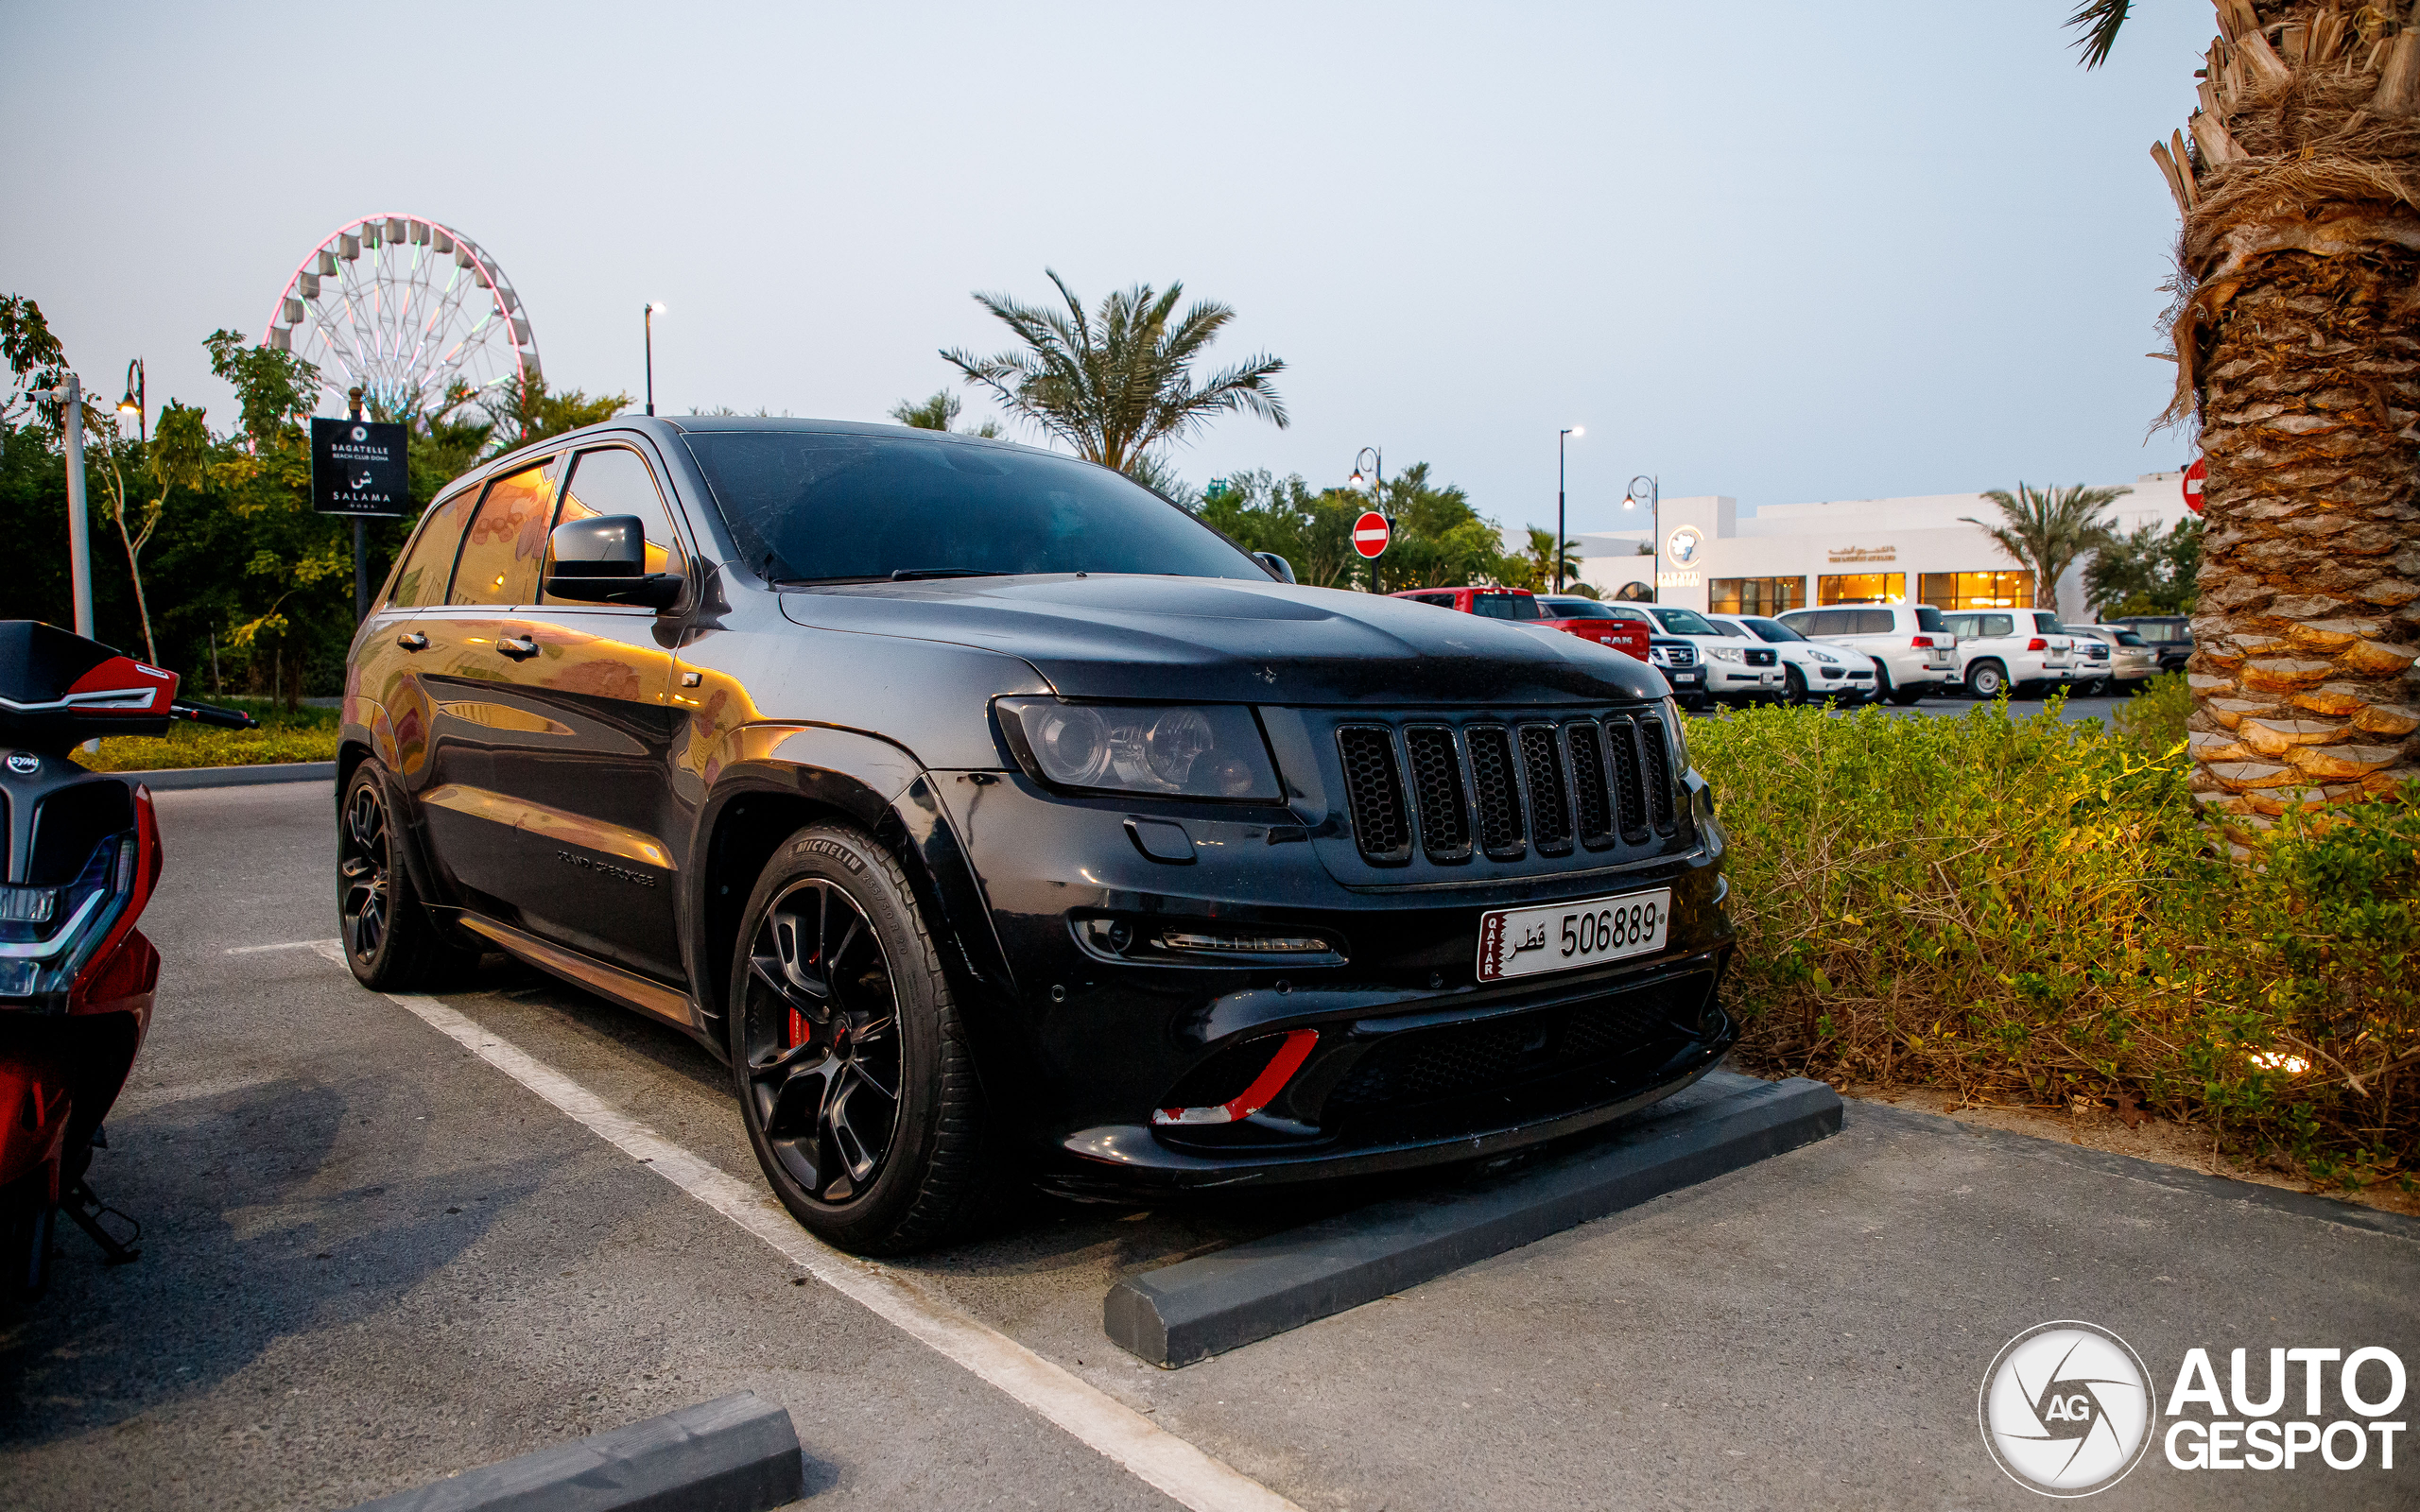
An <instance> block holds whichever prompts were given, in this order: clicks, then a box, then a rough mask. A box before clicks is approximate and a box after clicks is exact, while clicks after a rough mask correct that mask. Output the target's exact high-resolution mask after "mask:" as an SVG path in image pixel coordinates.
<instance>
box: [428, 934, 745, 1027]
mask: <svg viewBox="0 0 2420 1512" xmlns="http://www.w3.org/2000/svg"><path fill="white" fill-rule="evenodd" d="M454 921H455V922H456V923H458V924H459V925H461V926H462V927H463V928H464V929H467V930H469V931H470V932H471V933H472V934H474V935H477V936H481V937H483V938H485V939H486V940H488V941H489V942H490V943H492V944H493V945H494V946H495V947H496V949H498V950H500V951H502V952H504V953H505V954H507V955H510V956H511V957H512V958H513V959H515V960H518V961H523V962H526V963H527V964H528V965H531V966H534V967H536V968H537V969H538V970H540V971H544V972H547V973H548V974H550V975H553V976H559V977H562V979H563V980H564V981H566V982H569V983H570V984H572V985H573V986H574V987H579V988H587V989H588V990H589V991H591V992H594V993H596V995H597V996H598V997H601V998H611V999H612V1000H613V1001H614V1002H615V1003H618V1004H620V1005H622V1006H624V1007H626V1008H636V1009H637V1010H638V1011H639V1012H641V1013H644V1014H647V1015H648V1016H649V1017H650V1018H656V1019H662V1020H663V1021H664V1022H666V1023H668V1024H671V1025H672V1026H673V1027H674V1028H677V1029H679V1030H681V1031H682V1032H683V1033H685V1034H689V1035H696V1034H697V1033H698V1032H699V1029H698V1016H697V1012H696V1010H695V1008H694V1007H693V1006H692V1005H691V1004H690V1002H689V999H688V996H687V995H686V994H685V993H683V992H682V991H680V990H679V989H678V988H668V987H666V986H665V985H664V984H663V983H661V982H658V981H654V980H652V979H651V978H648V977H644V976H640V975H638V974H637V973H636V972H633V971H624V970H622V969H621V968H620V967H618V966H611V965H608V964H606V963H605V962H603V961H600V960H597V959H596V957H594V956H590V955H583V954H580V953H579V952H578V951H575V950H569V949H566V948H564V947H563V946H561V945H557V944H554V943H552V942H550V941H547V940H543V939H540V938H538V937H537V936H534V935H529V934H526V933H524V932H523V931H521V930H517V929H515V928H513V927H512V926H511V925H510V924H500V923H498V922H496V921H495V920H494V919H488V918H484V917H482V916H481V915H478V914H474V913H468V912H455V915H454Z"/></svg>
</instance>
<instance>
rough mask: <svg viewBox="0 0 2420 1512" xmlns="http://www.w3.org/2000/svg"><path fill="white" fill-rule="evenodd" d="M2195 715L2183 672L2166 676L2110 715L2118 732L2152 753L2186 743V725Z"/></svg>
mask: <svg viewBox="0 0 2420 1512" xmlns="http://www.w3.org/2000/svg"><path fill="white" fill-rule="evenodd" d="M2191 713H2193V689H2192V687H2191V686H2190V685H2189V684H2188V683H2187V681H2186V680H2185V674H2184V673H2182V672H2162V673H2159V674H2157V675H2156V676H2154V677H2153V678H2152V679H2151V680H2150V681H2148V682H2146V683H2144V684H2143V688H2142V691H2141V692H2140V693H2137V694H2136V695H2135V696H2134V697H2132V698H2130V699H2128V700H2127V701H2126V702H2124V703H2122V704H2119V705H2118V707H2117V708H2116V710H2114V711H2113V712H2112V713H2111V714H2110V722H2111V723H2112V724H2115V725H2116V726H2117V727H2118V733H2119V734H2121V735H2124V736H2125V737H2126V738H2127V739H2129V740H2132V741H2133V742H2135V744H2136V745H2138V746H2143V747H2149V748H2150V749H2151V750H2152V751H2155V752H2156V751H2167V750H2171V749H2173V748H2174V747H2178V746H2181V745H2183V744H2184V743H2185V721H2186V719H2187V716H2189V715H2190V714H2191Z"/></svg>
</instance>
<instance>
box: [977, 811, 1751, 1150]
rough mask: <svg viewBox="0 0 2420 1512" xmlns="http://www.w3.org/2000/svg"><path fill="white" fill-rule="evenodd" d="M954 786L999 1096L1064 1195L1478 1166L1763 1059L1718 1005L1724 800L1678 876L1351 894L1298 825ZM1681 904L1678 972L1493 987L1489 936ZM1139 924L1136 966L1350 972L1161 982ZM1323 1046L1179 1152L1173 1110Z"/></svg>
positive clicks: (1553, 875) (1620, 874)
mask: <svg viewBox="0 0 2420 1512" xmlns="http://www.w3.org/2000/svg"><path fill="white" fill-rule="evenodd" d="M949 785H950V786H951V787H953V788H955V789H956V791H955V792H954V793H953V802H952V809H953V813H952V818H953V821H954V823H955V824H956V826H957V827H958V828H959V832H960V833H961V834H962V835H963V836H964V837H965V843H966V851H967V854H968V858H969V860H970V861H971V862H972V863H973V864H974V866H975V868H976V871H977V875H978V877H979V878H980V879H981V883H982V886H983V889H984V892H985V895H986V899H987V902H989V905H990V913H991V922H992V925H993V928H994V933H995V936H996V937H997V940H998V943H999V946H1000V949H1001V953H1002V960H1003V962H1004V964H1005V966H1006V968H1007V973H1008V978H1009V980H1008V981H1007V983H1006V984H1005V985H1004V987H1003V989H1002V990H999V991H997V992H994V993H990V994H985V997H987V998H988V999H990V1001H987V1002H983V1003H980V1004H979V1005H978V1004H973V1003H971V1004H970V1011H971V1012H976V1013H980V1014H982V1015H984V1016H985V1018H986V1020H987V1021H988V1022H987V1024H986V1025H985V1027H986V1029H987V1030H988V1033H986V1034H985V1036H984V1040H983V1043H982V1045H981V1052H980V1053H981V1055H982V1057H983V1060H984V1063H985V1066H986V1072H985V1083H986V1089H987V1093H988V1094H989V1096H990V1098H991V1100H992V1102H993V1104H994V1107H997V1108H1006V1109H1008V1110H1009V1111H1010V1112H1011V1116H1012V1117H1014V1118H1015V1119H1016V1120H1017V1122H1018V1123H1019V1124H1020V1125H1022V1130H1021V1132H1022V1134H1023V1136H1024V1142H1025V1143H1027V1144H1028V1146H1029V1148H1031V1149H1032V1150H1033V1151H1034V1152H1035V1153H1036V1154H1037V1155H1038V1156H1040V1158H1041V1160H1042V1163H1043V1167H1044V1170H1043V1173H1042V1175H1043V1179H1044V1180H1045V1182H1046V1184H1047V1185H1050V1186H1052V1187H1054V1188H1056V1189H1058V1190H1061V1191H1064V1192H1069V1193H1078V1194H1099V1195H1107V1194H1118V1193H1134V1192H1148V1191H1150V1190H1155V1189H1157V1190H1166V1189H1169V1188H1192V1187H1209V1186H1224V1185H1230V1184H1234V1183H1236V1182H1252V1181H1257V1182H1274V1181H1292V1180H1303V1179H1312V1178H1322V1177H1333V1176H1343V1175H1351V1174H1356V1173H1366V1172H1371V1171H1378V1170H1391V1169H1399V1168H1403V1167H1407V1166H1413V1165H1422V1164H1431V1163H1441V1162H1445V1161H1452V1160H1467V1159H1470V1158H1473V1157H1474V1156H1478V1155H1481V1154H1485V1153H1488V1152H1490V1151H1495V1150H1502V1149H1508V1148H1513V1147H1518V1146H1520V1145H1523V1144H1528V1143H1535V1142H1537V1141H1541V1140H1547V1139H1552V1138H1555V1137H1557V1136H1558V1135H1560V1134H1564V1133H1568V1132H1571V1131H1573V1130H1575V1129H1579V1128H1585V1127H1588V1126H1591V1125H1594V1124H1597V1123H1601V1122H1603V1121H1605V1120H1607V1119H1611V1118H1615V1117H1618V1116H1620V1115H1621V1114H1622V1113H1624V1112H1627V1111H1629V1110H1631V1109H1632V1108H1637V1107H1641V1106H1644V1105H1646V1104H1647V1103H1651V1102H1653V1101H1655V1100H1656V1099H1657V1098H1659V1097H1662V1096H1666V1095H1668V1094H1669V1093H1671V1092H1673V1091H1678V1090H1680V1089H1681V1088H1682V1087H1685V1086H1686V1085H1687V1084H1688V1083H1689V1081H1691V1080H1692V1079H1694V1078H1695V1077H1697V1076H1698V1075H1701V1074H1703V1073H1704V1072H1705V1071H1707V1070H1709V1069H1711V1068H1712V1067H1713V1066H1714V1065H1715V1063H1716V1062H1717V1061H1719V1060H1720V1058H1721V1057H1722V1055H1723V1054H1724V1053H1725V1052H1726V1051H1727V1050H1728V1049H1729V1048H1730V1046H1731V1044H1732V1043H1733V1041H1734V1040H1736V1038H1737V1028H1736V1026H1735V1025H1734V1024H1733V1023H1732V1022H1730V1021H1729V1020H1728V1019H1727V1018H1725V1017H1724V1016H1723V1015H1722V1014H1721V1012H1720V1009H1719V1008H1718V1007H1716V1006H1715V993H1716V987H1717V984H1718V983H1719V980H1720V974H1721V972H1722V970H1723V968H1724V966H1725V964H1726V963H1727V960H1728V958H1729V954H1730V951H1731V948H1732V929H1731V925H1730V922H1729V919H1728V917H1727V915H1726V913H1725V910H1724V908H1723V900H1724V896H1725V894H1726V892H1727V890H1728V889H1727V885H1726V884H1725V883H1724V882H1723V880H1722V878H1721V875H1720V868H1721V849H1722V836H1721V831H1720V827H1719V826H1718V825H1717V824H1716V823H1715V821H1714V817H1713V814H1712V807H1711V802H1710V799H1708V798H1707V797H1706V795H1705V794H1704V792H1703V786H1702V784H1696V785H1693V787H1692V789H1691V799H1692V802H1691V805H1690V806H1691V810H1692V813H1691V815H1690V821H1691V822H1689V823H1687V824H1685V825H1684V826H1682V828H1681V830H1680V832H1679V833H1678V834H1677V835H1676V836H1675V837H1674V838H1673V839H1672V840H1671V841H1670V842H1669V843H1668V845H1667V847H1666V849H1665V851H1664V852H1663V853H1658V854H1652V855H1647V856H1636V857H1632V858H1629V859H1625V860H1623V861H1620V862H1618V863H1616V864H1612V865H1601V864H1592V862H1596V861H1601V860H1602V858H1591V857H1586V856H1582V857H1576V858H1574V859H1573V863H1572V865H1571V867H1570V868H1568V869H1564V870H1556V871H1547V872H1544V873H1540V872H1538V871H1535V870H1534V869H1533V870H1530V871H1529V872H1528V873H1526V874H1523V875H1518V876H1506V877H1497V876H1489V875H1486V874H1484V873H1485V872H1486V869H1487V868H1485V867H1484V866H1478V867H1475V868H1473V870H1474V872H1475V873H1478V874H1475V875H1472V876H1470V877H1469V878H1468V879H1467V880H1457V881H1454V882H1450V883H1424V884H1421V885H1368V884H1366V883H1356V884H1347V883H1345V882H1342V881H1340V880H1339V879H1338V877H1337V876H1336V875H1334V874H1332V872H1331V870H1330V868H1329V865H1328V864H1326V863H1325V862H1323V861H1322V856H1321V854H1320V851H1321V844H1320V843H1319V837H1320V835H1321V830H1322V826H1320V825H1316V824H1315V825H1307V826H1306V825H1305V824H1304V823H1303V820H1304V818H1305V816H1304V815H1301V814H1298V813H1294V812H1289V811H1288V810H1286V809H1271V810H1270V811H1268V812H1267V813H1262V812H1260V811H1257V810H1253V809H1248V808H1226V809H1216V810H1209V809H1205V806H1203V805H1199V804H1194V805H1165V806H1161V807H1157V808H1154V807H1153V806H1152V805H1151V803H1150V800H1148V799H1129V800H1125V801H1118V800H1115V799H1078V798H1070V797H1066V796H1063V795H1058V794H1052V793H1048V792H1046V791H1044V790H1041V789H1040V788H1038V787H1036V786H1035V785H1034V784H1031V783H1030V782H1028V781H1027V780H1026V779H1025V778H1024V777H1023V776H1022V774H1016V773H1007V774H1001V775H1000V776H999V777H998V778H996V779H992V780H989V781H987V782H983V783H980V784H968V783H962V782H953V783H951V784H949ZM1298 806H1299V805H1298ZM1205 814H1207V815H1209V816H1205ZM1130 820H1148V821H1151V822H1153V823H1159V824H1167V823H1179V824H1182V825H1183V827H1184V830H1185V831H1186V833H1187V834H1188V836H1189V838H1190V841H1191V845H1192V850H1193V859H1191V860H1190V861H1187V862H1183V863H1170V862H1167V861H1163V860H1155V859H1153V858H1152V857H1151V856H1150V855H1149V854H1146V853H1145V852H1144V851H1142V849H1141V848H1140V846H1139V845H1138V843H1137V842H1136V841H1135V840H1134V838H1133V837H1132V830H1131V828H1130V824H1129V821H1130ZM1306 829H1307V830H1308V831H1310V832H1311V833H1310V836H1309V837H1308V839H1309V843H1305V839H1306V837H1305V833H1304V832H1305V830H1306ZM1659 887H1668V888H1669V889H1670V890H1671V895H1672V896H1671V912H1670V919H1669V923H1668V929H1667V938H1666V942H1665V948H1664V949H1663V950H1661V951H1660V952H1658V953H1656V954H1653V955H1651V956H1641V957H1633V958H1631V959H1628V960H1623V961H1619V962H1616V963H1615V964H1613V965H1611V966H1607V967H1600V968H1590V969H1582V970H1577V971H1566V972H1558V973H1554V974H1552V975H1549V976H1546V977H1543V978H1541V977H1530V978H1524V979H1519V980H1516V981H1512V982H1487V983H1481V982H1480V981H1479V980H1478V974H1477V957H1478V935H1479V919H1480V916H1481V915H1482V914H1483V913H1485V912H1487V911H1489V910H1492V909H1497V908H1504V907H1517V906H1525V905H1534V904H1539V903H1551V902H1560V901H1564V900H1574V901H1576V900H1581V899H1595V898H1599V897H1608V896H1620V895H1623V894H1627V893H1631V892H1637V891H1644V890H1647V889H1650V888H1659ZM1112 922H1115V923H1117V924H1120V925H1122V926H1124V931H1125V937H1128V938H1134V939H1143V938H1150V937H1155V936H1158V935H1160V934H1163V933H1165V932H1167V930H1168V929H1169V928H1170V926H1183V927H1184V928H1188V929H1214V928H1225V929H1231V930H1243V931H1247V932H1251V933H1265V934H1272V935H1273V934H1293V935H1298V936H1299V935H1318V936H1322V937H1324V938H1327V939H1330V940H1332V941H1334V942H1335V943H1336V945H1337V946H1338V947H1339V948H1338V950H1337V951H1336V953H1335V954H1331V955H1329V956H1327V957H1326V958H1325V959H1324V960H1323V961H1319V962H1313V961H1292V962H1289V961H1284V960H1252V961H1238V962H1236V964H1233V965H1230V964H1227V963H1226V962H1223V961H1210V962H1203V961H1200V960H1175V959H1169V958H1165V957H1162V958H1150V954H1151V953H1149V952H1145V951H1142V950H1139V949H1137V950H1136V952H1135V954H1132V955H1128V954H1116V953H1115V952H1113V951H1111V950H1109V949H1107V948H1104V947H1103V945H1102V944H1101V943H1100V941H1101V939H1102V938H1103V936H1104V935H1105V933H1106V929H1107V925H1108V924H1109V923H1112ZM1339 957H1341V958H1339ZM1305 1029H1308V1030H1313V1031H1316V1032H1317V1034H1318V1036H1319V1039H1318V1041H1317V1045H1316V1048H1315V1049H1314V1050H1313V1052H1312V1053H1311V1054H1310V1056H1309V1057H1308V1058H1307V1059H1306V1060H1305V1061H1304V1062H1303V1064H1302V1066H1301V1068H1300V1070H1299V1071H1297V1072H1296V1073H1295V1074H1293V1075H1292V1077H1291V1078H1290V1079H1289V1080H1288V1082H1287V1083H1286V1084H1285V1086H1284V1088H1283V1090H1282V1093H1281V1095H1279V1096H1277V1097H1276V1098H1274V1099H1273V1100H1271V1102H1270V1103H1269V1104H1268V1105H1267V1106H1266V1107H1265V1108H1261V1109H1258V1110H1256V1111H1253V1112H1252V1113H1251V1114H1250V1116H1248V1117H1244V1118H1241V1119H1239V1120H1238V1121H1236V1122H1235V1123H1232V1124H1227V1125H1219V1126H1216V1127H1201V1126H1192V1125H1183V1126H1177V1127H1173V1128H1171V1127H1167V1126H1154V1124H1153V1114H1154V1112H1156V1111H1158V1110H1160V1109H1162V1108H1171V1107H1191V1106H1202V1105H1215V1104H1219V1103H1222V1102H1225V1101H1227V1100H1228V1099H1230V1098H1232V1097H1234V1096H1235V1095H1236V1092H1237V1091H1239V1090H1240V1089H1241V1088H1242V1087H1243V1086H1244V1085H1245V1084H1246V1083H1249V1082H1250V1081H1252V1080H1253V1075H1254V1074H1255V1073H1257V1072H1259V1071H1260V1070H1262V1069H1263V1068H1265V1067H1266V1066H1267V1065H1268V1064H1269V1062H1270V1060H1271V1056H1272V1054H1273V1051H1274V1049H1275V1047H1276V1046H1277V1045H1278V1044H1279V1043H1280V1041H1281V1040H1282V1038H1283V1037H1284V1036H1286V1035H1288V1034H1290V1033H1293V1032H1296V1031H1300V1030H1305ZM1230 1082H1232V1083H1233V1084H1234V1085H1228V1083H1230Z"/></svg>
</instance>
